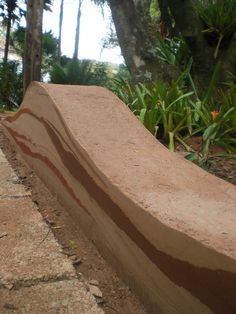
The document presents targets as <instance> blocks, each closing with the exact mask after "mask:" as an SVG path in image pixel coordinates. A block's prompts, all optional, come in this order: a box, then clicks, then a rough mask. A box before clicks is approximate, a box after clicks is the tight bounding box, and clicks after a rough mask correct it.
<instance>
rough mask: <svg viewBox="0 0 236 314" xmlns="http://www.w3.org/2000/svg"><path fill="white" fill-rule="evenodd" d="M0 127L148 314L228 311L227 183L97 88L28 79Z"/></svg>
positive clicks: (234, 285) (235, 287) (233, 221)
mask: <svg viewBox="0 0 236 314" xmlns="http://www.w3.org/2000/svg"><path fill="white" fill-rule="evenodd" d="M3 125H4V127H5V130H6V133H7V134H8V136H9V137H10V139H11V140H12V142H13V143H14V144H15V145H16V147H17V148H18V149H19V151H20V153H21V154H22V155H23V156H24V158H25V159H26V160H27V162H28V163H29V164H30V165H31V167H33V169H34V170H35V171H36V173H37V174H38V175H39V176H40V177H41V178H42V180H43V181H44V182H45V183H46V184H47V185H48V187H49V188H50V190H51V191H52V192H54V193H56V194H57V196H58V199H59V200H60V201H61V202H62V203H63V204H64V205H65V207H66V208H67V209H68V211H69V212H70V214H71V215H72V216H73V217H74V219H77V221H78V223H79V224H80V225H81V226H82V227H83V228H84V230H85V232H86V234H87V235H88V237H89V238H90V239H92V240H93V241H94V242H95V243H96V245H97V246H98V248H99V249H100V251H101V252H102V254H103V255H104V256H105V257H106V258H107V259H108V260H109V261H110V263H111V264H112V265H113V266H114V267H115V268H116V270H117V272H118V273H119V274H120V275H121V276H122V277H123V278H124V280H125V281H127V282H128V284H129V285H130V286H131V287H132V288H133V289H134V290H135V291H136V292H137V293H138V294H139V296H140V297H141V298H142V299H143V300H144V302H145V303H146V305H147V308H148V311H149V312H148V313H181V314H185V313H186V314H189V313H191V314H200V313H201V314H204V313H222V314H231V313H232V314H233V313H236V187H235V186H233V185H232V184H230V183H227V182H225V181H223V180H221V179H219V178H216V177H214V176H213V175H211V174H209V173H207V172H205V171H204V170H202V169H200V168H199V167H197V166H195V165H194V164H193V163H191V162H189V161H187V160H185V159H184V158H182V157H181V156H179V155H177V154H176V153H171V152H170V151H168V149H166V148H165V147H164V146H163V145H162V144H160V143H159V142H158V141H157V140H156V139H155V138H154V137H153V136H152V135H151V134H150V133H149V131H147V130H146V129H145V128H144V127H143V125H142V124H141V123H140V122H139V121H138V120H137V118H136V117H135V116H134V115H133V114H132V113H131V112H130V110H129V109H128V108H127V106H126V105H124V104H123V103H122V102H121V101H120V100H119V99H118V98H117V97H116V96H115V95H114V94H112V93H111V92H109V91H108V90H106V89H104V88H101V87H94V86H92V87H85V86H62V85H53V84H43V83H33V84H32V85H31V86H30V88H29V89H28V91H27V93H26V96H25V98H24V101H23V103H22V105H21V107H20V110H19V111H18V112H17V113H16V114H15V115H14V116H12V117H8V118H7V119H6V120H5V121H4V122H3Z"/></svg>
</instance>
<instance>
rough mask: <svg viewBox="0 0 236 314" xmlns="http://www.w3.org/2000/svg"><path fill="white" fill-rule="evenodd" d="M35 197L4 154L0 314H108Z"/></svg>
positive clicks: (0, 190) (0, 159)
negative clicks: (77, 273)
mask: <svg viewBox="0 0 236 314" xmlns="http://www.w3.org/2000/svg"><path fill="white" fill-rule="evenodd" d="M1 146H2V142H1ZM30 196H31V192H30V191H29V190H26V189H25V188H24V187H23V185H21V184H20V182H19V181H18V177H17V176H16V174H15V173H14V172H13V170H12V168H11V167H10V165H9V163H8V162H7V160H6V158H5V155H4V154H3V153H2V150H1V148H0V252H1V253H0V313H1V314H8V313H14V314H39V313H45V314H46V313H51V314H54V313H55V314H56V313H71V314H74V313H89V314H90V313H94V314H96V313H97V314H101V313H103V311H102V309H100V308H99V307H98V306H97V304H96V300H95V298H94V296H93V292H92V291H91V289H90V286H89V285H88V284H86V283H85V282H84V280H83V279H82V277H80V279H79V278H78V277H77V275H76V272H75V270H74V268H73V265H72V262H71V260H69V259H68V258H67V257H66V255H65V254H63V253H62V249H61V247H60V245H59V244H58V243H57V241H56V240H55V238H54V236H53V234H52V232H51V230H50V229H49V228H48V226H47V225H46V223H45V222H44V221H43V219H42V217H41V215H40V214H39V212H38V211H37V209H36V208H35V204H34V203H32V201H31V198H30Z"/></svg>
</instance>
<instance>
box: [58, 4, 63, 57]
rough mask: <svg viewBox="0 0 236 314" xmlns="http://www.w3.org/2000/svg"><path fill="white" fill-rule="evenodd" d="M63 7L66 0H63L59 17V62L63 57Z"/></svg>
mask: <svg viewBox="0 0 236 314" xmlns="http://www.w3.org/2000/svg"><path fill="white" fill-rule="evenodd" d="M63 8H64V0H61V7H60V17H59V37H58V62H60V59H61V33H62V22H63Z"/></svg>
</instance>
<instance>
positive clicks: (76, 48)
mask: <svg viewBox="0 0 236 314" xmlns="http://www.w3.org/2000/svg"><path fill="white" fill-rule="evenodd" d="M82 4H83V0H79V6H78V11H77V22H76V32H75V48H74V54H73V59H74V60H78V53H79V39H80V18H81V6H82Z"/></svg>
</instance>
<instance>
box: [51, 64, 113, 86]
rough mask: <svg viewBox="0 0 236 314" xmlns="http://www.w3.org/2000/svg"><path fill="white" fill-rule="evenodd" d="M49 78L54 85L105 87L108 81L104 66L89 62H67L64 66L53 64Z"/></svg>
mask: <svg viewBox="0 0 236 314" xmlns="http://www.w3.org/2000/svg"><path fill="white" fill-rule="evenodd" d="M50 77H51V82H52V83H56V84H72V85H100V86H106V84H108V81H109V77H108V74H107V66H106V64H104V63H99V62H97V63H96V62H93V61H91V60H69V61H66V62H65V65H64V66H61V65H59V64H54V66H53V68H52V70H51V72H50Z"/></svg>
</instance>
